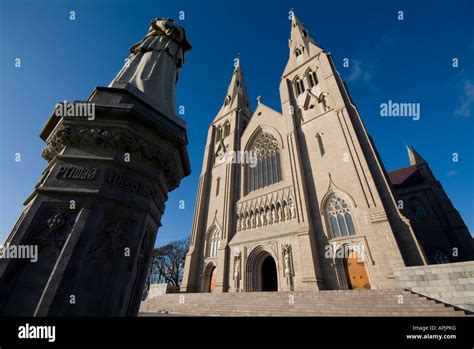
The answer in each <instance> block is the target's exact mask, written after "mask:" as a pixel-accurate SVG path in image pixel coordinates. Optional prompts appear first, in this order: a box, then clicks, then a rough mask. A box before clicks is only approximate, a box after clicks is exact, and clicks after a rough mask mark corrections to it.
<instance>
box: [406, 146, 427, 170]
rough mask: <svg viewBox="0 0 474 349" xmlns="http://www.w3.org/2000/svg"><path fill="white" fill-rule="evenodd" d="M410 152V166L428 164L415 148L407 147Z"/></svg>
mask: <svg viewBox="0 0 474 349" xmlns="http://www.w3.org/2000/svg"><path fill="white" fill-rule="evenodd" d="M406 147H407V150H408V158H409V159H410V166H413V165H422V164H426V161H425V159H423V158H422V157H421V155H420V154H418V152H417V151H416V150H415V148H413V147H409V146H408V145H407V146H406Z"/></svg>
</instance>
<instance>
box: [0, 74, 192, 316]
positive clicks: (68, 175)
mask: <svg viewBox="0 0 474 349" xmlns="http://www.w3.org/2000/svg"><path fill="white" fill-rule="evenodd" d="M75 103H84V102H75ZM87 103H94V104H95V118H94V119H93V120H89V119H88V118H87V117H61V118H59V117H57V116H56V115H55V113H54V112H53V114H52V115H51V116H50V118H49V120H48V121H47V123H46V125H45V127H44V128H43V130H42V131H41V134H40V136H41V138H42V139H43V140H44V141H45V142H46V147H45V149H44V150H43V157H44V158H45V159H46V160H47V161H48V165H47V167H46V169H45V170H44V172H43V174H42V178H41V180H40V182H39V183H38V184H37V185H36V187H35V190H34V192H33V193H32V194H31V196H30V197H29V198H28V199H27V200H26V202H25V205H26V207H25V210H24V212H23V214H22V215H21V217H20V218H19V220H18V222H17V224H16V225H15V227H14V229H13V231H12V233H11V235H10V237H9V238H8V240H7V242H8V243H9V244H10V245H37V246H38V260H37V262H30V260H26V259H0V315H2V316H33V315H35V316H130V315H132V316H133V315H136V314H137V313H138V308H139V304H140V301H141V296H142V292H143V287H144V282H145V278H146V272H147V267H148V263H149V259H150V253H151V250H152V249H153V246H154V243H155V239H156V234H157V231H158V228H159V226H160V220H161V216H162V214H163V212H164V209H165V201H166V200H167V195H168V192H169V191H171V190H173V189H175V188H176V187H178V185H179V182H180V180H181V179H182V178H183V177H185V176H187V175H188V174H189V173H190V165H189V159H188V155H187V152H186V144H187V136H186V129H185V123H184V122H183V121H182V120H180V119H179V118H177V117H176V116H174V115H165V114H164V113H163V112H162V111H160V109H159V106H158V105H155V104H154V103H153V100H151V99H150V98H149V97H148V96H147V95H145V94H144V93H142V92H141V91H139V90H138V89H137V88H135V87H134V86H132V85H130V84H127V83H120V82H114V83H113V85H112V87H97V88H96V89H95V91H94V92H93V93H92V95H91V96H90V98H89V99H88V101H87Z"/></svg>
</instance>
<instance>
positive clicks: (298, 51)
mask: <svg viewBox="0 0 474 349" xmlns="http://www.w3.org/2000/svg"><path fill="white" fill-rule="evenodd" d="M302 53H303V52H302V51H301V49H300V48H296V49H295V55H296V57H298V56H300V55H301V54H302Z"/></svg>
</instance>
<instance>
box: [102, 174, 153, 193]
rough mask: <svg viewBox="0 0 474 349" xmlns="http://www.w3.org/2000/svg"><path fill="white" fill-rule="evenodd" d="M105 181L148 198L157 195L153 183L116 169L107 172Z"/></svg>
mask: <svg viewBox="0 0 474 349" xmlns="http://www.w3.org/2000/svg"><path fill="white" fill-rule="evenodd" d="M105 182H106V183H109V184H111V185H114V186H116V187H119V188H122V189H125V190H127V191H130V192H132V193H135V194H138V195H141V196H144V197H147V198H151V197H153V196H154V195H155V190H154V189H153V186H152V185H151V184H148V183H145V182H142V181H140V180H139V179H136V178H134V177H132V176H128V175H126V174H124V173H121V172H118V171H115V170H109V171H108V172H107V175H106V176H105Z"/></svg>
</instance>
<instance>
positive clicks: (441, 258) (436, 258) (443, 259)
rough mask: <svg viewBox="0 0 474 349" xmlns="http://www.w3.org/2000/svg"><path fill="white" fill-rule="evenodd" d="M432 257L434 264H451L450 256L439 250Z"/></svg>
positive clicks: (432, 253)
mask: <svg viewBox="0 0 474 349" xmlns="http://www.w3.org/2000/svg"><path fill="white" fill-rule="evenodd" d="M430 257H431V258H430V259H431V262H432V263H434V264H445V263H449V262H450V260H449V257H448V255H447V254H446V253H445V252H443V251H441V250H439V249H435V250H433V252H431V255H430Z"/></svg>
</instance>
